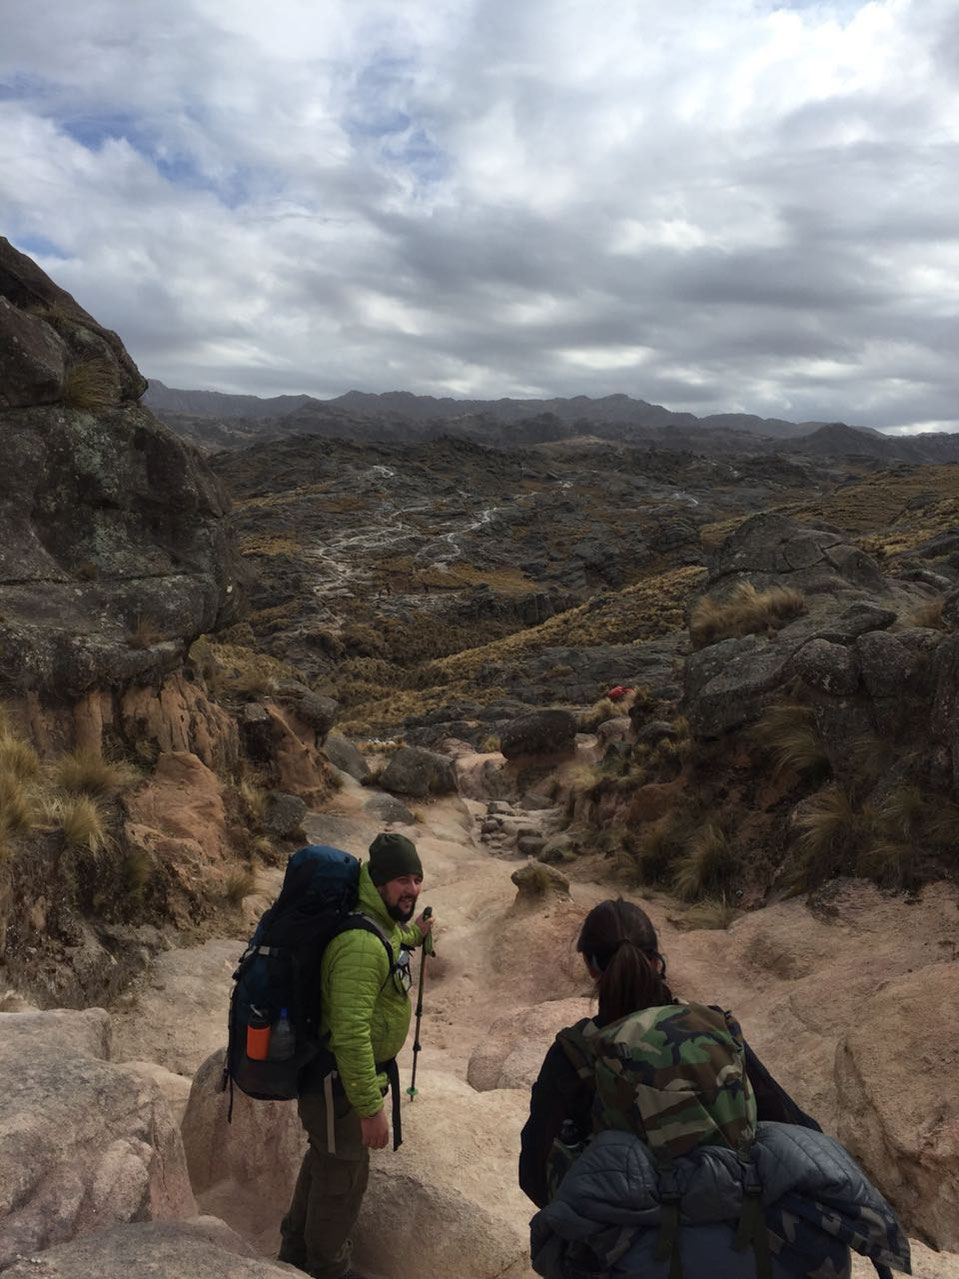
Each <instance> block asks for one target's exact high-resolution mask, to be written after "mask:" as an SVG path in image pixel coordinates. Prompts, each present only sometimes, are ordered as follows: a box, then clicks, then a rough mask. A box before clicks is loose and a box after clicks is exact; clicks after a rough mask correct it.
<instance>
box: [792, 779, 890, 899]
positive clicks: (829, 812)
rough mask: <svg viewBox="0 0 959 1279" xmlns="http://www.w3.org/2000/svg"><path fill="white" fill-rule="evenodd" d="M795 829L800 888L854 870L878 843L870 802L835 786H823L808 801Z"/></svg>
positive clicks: (796, 880) (798, 884)
mask: <svg viewBox="0 0 959 1279" xmlns="http://www.w3.org/2000/svg"><path fill="white" fill-rule="evenodd" d="M795 829H796V831H797V832H798V835H797V839H796V843H795V852H796V860H795V865H794V867H793V872H794V879H795V882H796V884H797V886H798V887H800V888H811V887H813V886H815V885H816V884H822V883H824V882H825V881H826V880H828V879H833V878H834V877H835V876H836V875H841V874H849V873H851V872H852V871H853V870H854V869H855V868H856V865H857V863H858V862H859V861H860V858H861V857H862V855H863V853H864V852H866V851H867V850H868V849H869V847H870V845H871V844H872V843H874V842H878V841H876V839H875V836H876V833H877V832H876V813H875V810H874V809H873V808H872V807H871V806H870V805H868V804H863V805H861V806H860V805H856V804H855V803H854V802H853V800H852V799H851V798H850V796H849V794H848V793H847V792H846V791H845V790H843V788H842V787H841V786H835V785H833V786H826V787H824V789H823V790H821V791H819V793H818V794H816V795H813V796H812V797H811V798H810V799H808V800H807V801H806V802H805V804H804V805H803V808H802V811H801V812H800V813H799V815H798V816H797V817H796V819H795Z"/></svg>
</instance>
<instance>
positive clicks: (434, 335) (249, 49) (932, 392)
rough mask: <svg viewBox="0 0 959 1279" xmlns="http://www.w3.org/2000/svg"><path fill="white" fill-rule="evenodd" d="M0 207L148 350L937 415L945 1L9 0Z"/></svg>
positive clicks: (953, 333) (945, 374)
mask: <svg viewBox="0 0 959 1279" xmlns="http://www.w3.org/2000/svg"><path fill="white" fill-rule="evenodd" d="M3 36H4V38H3V43H2V46H0V174H2V177H0V223H2V225H0V231H2V232H3V233H5V234H6V235H7V236H8V237H9V238H10V239H11V240H12V241H13V243H14V244H16V245H17V246H18V247H19V248H21V249H24V250H25V251H26V252H28V253H30V254H31V255H32V256H34V257H35V258H37V260H38V261H39V262H40V263H41V265H42V266H43V267H44V268H45V269H46V270H47V271H48V272H49V273H50V274H51V275H52V276H53V277H54V279H56V280H57V282H58V283H60V284H62V285H63V286H64V287H66V288H68V289H69V290H70V291H71V292H72V293H74V294H75V295H76V297H77V298H78V300H79V301H80V302H81V303H82V304H83V305H84V306H86V307H87V309H88V310H90V311H92V312H93V314H94V315H95V316H96V317H97V318H98V319H99V320H100V321H101V322H102V323H105V324H107V325H109V326H110V327H112V328H115V329H117V330H118V331H119V333H120V334H121V336H122V337H123V338H124V340H125V342H126V344H127V346H128V348H129V349H130V351H131V353H132V354H133V356H134V358H135V359H136V360H137V361H138V363H139V365H140V367H141V369H142V370H143V372H144V373H146V375H147V376H153V377H156V378H160V379H161V380H163V381H164V382H166V383H168V384H169V385H173V386H180V387H204V388H210V389H215V390H224V391H246V392H252V393H254V394H258V395H273V394H278V393H281V392H300V391H306V392H309V393H311V394H314V395H318V396H322V397H326V396H333V395H338V394H340V393H342V392H343V391H346V390H348V389H350V388H358V389H362V390H370V391H383V390H392V389H406V390H412V391H416V392H419V393H429V394H435V395H454V396H464V397H465V396H478V397H496V396H502V395H511V396H520V397H525V396H548V395H574V394H579V393H583V394H588V395H603V394H608V393H610V392H616V391H622V392H627V393H629V394H631V395H636V396H640V397H642V398H644V399H647V400H652V401H654V402H657V403H662V404H666V405H668V406H669V407H671V408H675V409H688V410H690V411H692V412H694V413H700V414H702V413H707V412H716V411H743V412H753V413H760V414H763V415H769V416H782V417H788V418H793V419H797V420H805V419H824V420H835V419H842V420H845V421H849V422H855V423H860V424H865V425H872V426H889V425H910V424H911V425H915V424H925V423H937V424H942V423H948V424H950V425H951V426H953V427H954V428H959V396H957V390H959V371H957V370H959V358H957V351H959V305H957V303H959V6H957V4H956V2H955V0H876V2H875V3H870V4H859V3H854V2H852V0H835V2H824V3H808V2H805V3H803V2H800V0H794V3H791V4H788V3H784V4H773V3H762V2H761V0H677V2H676V3H672V4H664V3H663V2H662V0H602V3H597V2H596V0H472V2H470V0H271V3H269V4H266V3H264V0H136V2H135V3H131V0H83V2H82V3H79V2H73V0H4V4H3Z"/></svg>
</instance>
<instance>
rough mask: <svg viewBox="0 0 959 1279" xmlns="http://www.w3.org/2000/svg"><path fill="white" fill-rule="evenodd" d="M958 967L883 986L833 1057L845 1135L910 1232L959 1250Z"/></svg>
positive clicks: (930, 968)
mask: <svg viewBox="0 0 959 1279" xmlns="http://www.w3.org/2000/svg"><path fill="white" fill-rule="evenodd" d="M957 1079H959V964H957V963H956V962H952V963H940V964H930V965H927V966H925V967H923V968H922V969H921V970H920V971H919V972H915V973H909V974H907V975H906V976H902V977H897V978H895V979H893V980H891V981H888V982H884V983H882V984H881V985H880V986H879V988H878V989H877V991H876V993H875V994H874V995H873V996H872V997H871V998H870V999H869V1000H868V1001H867V1002H866V1003H865V1005H864V1006H860V1007H859V1009H858V1010H857V1014H856V1020H855V1023H854V1025H853V1027H852V1028H851V1029H850V1030H848V1031H847V1032H846V1034H845V1036H844V1037H843V1039H842V1040H841V1041H840V1043H839V1046H838V1048H837V1051H836V1087H837V1090H838V1112H839V1138H840V1140H841V1141H842V1142H843V1143H844V1144H845V1145H846V1146H847V1147H848V1149H849V1150H850V1151H851V1152H852V1154H853V1155H855V1157H856V1159H857V1160H858V1161H859V1162H860V1163H861V1164H862V1166H863V1168H865V1170H866V1172H867V1173H868V1174H869V1176H870V1177H871V1178H872V1180H873V1181H874V1182H875V1183H876V1185H877V1186H878V1187H879V1188H880V1189H881V1190H882V1192H883V1194H885V1195H886V1197H887V1198H888V1199H889V1201H890V1203H891V1204H892V1205H893V1206H894V1207H895V1209H896V1211H897V1212H898V1213H899V1215H900V1217H901V1218H902V1221H903V1223H904V1224H905V1225H906V1226H907V1227H908V1229H909V1231H910V1233H911V1234H918V1235H919V1236H920V1237H921V1238H923V1239H925V1240H927V1241H928V1242H929V1243H931V1244H932V1245H933V1246H935V1247H937V1248H947V1249H952V1250H959V1091H957V1089H956V1087H955V1081H956V1080H957Z"/></svg>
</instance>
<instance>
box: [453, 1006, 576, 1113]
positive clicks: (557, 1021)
mask: <svg viewBox="0 0 959 1279" xmlns="http://www.w3.org/2000/svg"><path fill="white" fill-rule="evenodd" d="M593 1012H595V1006H594V1005H592V1003H591V1001H590V1000H588V999H554V1000H550V1001H549V1003H545V1004H536V1005H535V1006H533V1007H532V1008H516V1009H514V1010H513V1011H512V1012H510V1013H507V1014H506V1015H505V1016H504V1017H500V1018H499V1020H498V1021H495V1022H493V1024H492V1026H490V1028H489V1030H487V1032H486V1034H485V1035H484V1036H483V1038H482V1040H481V1041H480V1043H479V1044H478V1045H477V1047H476V1048H474V1049H473V1052H472V1055H471V1056H470V1060H469V1067H468V1069H467V1072H466V1078H467V1080H468V1082H469V1084H470V1086H471V1087H473V1088H475V1089H476V1091H477V1092H489V1091H492V1090H493V1089H496V1088H523V1089H528V1088H530V1087H531V1086H532V1084H533V1082H534V1081H535V1079H536V1076H537V1075H538V1074H539V1071H540V1067H541V1066H542V1064H543V1058H544V1057H545V1056H546V1051H547V1049H548V1048H549V1046H550V1044H551V1043H552V1042H553V1040H554V1038H555V1037H556V1033H557V1031H560V1030H562V1029H563V1028H564V1027H565V1026H571V1025H573V1023H574V1022H577V1021H579V1020H580V1019H581V1018H582V1017H589V1016H591V1015H592V1013H593Z"/></svg>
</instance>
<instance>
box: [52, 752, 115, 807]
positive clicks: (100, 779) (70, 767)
mask: <svg viewBox="0 0 959 1279" xmlns="http://www.w3.org/2000/svg"><path fill="white" fill-rule="evenodd" d="M50 773H51V777H52V779H53V781H54V783H55V785H56V786H58V787H59V788H60V790H63V791H66V792H67V793H68V794H70V795H89V796H92V797H93V798H95V799H97V798H102V797H103V796H106V795H111V794H113V792H115V791H118V790H120V788H121V787H123V786H126V785H128V784H129V783H130V782H132V781H133V780H134V774H133V772H132V771H131V770H130V769H129V768H127V767H126V766H125V765H123V764H113V763H111V762H110V761H109V760H106V759H103V757H102V756H100V755H98V754H97V753H96V752H95V751H91V750H75V751H72V752H71V753H70V754H69V755H62V756H61V757H60V758H59V759H58V760H56V761H55V762H54V764H53V765H52V767H51V770H50Z"/></svg>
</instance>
